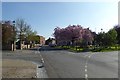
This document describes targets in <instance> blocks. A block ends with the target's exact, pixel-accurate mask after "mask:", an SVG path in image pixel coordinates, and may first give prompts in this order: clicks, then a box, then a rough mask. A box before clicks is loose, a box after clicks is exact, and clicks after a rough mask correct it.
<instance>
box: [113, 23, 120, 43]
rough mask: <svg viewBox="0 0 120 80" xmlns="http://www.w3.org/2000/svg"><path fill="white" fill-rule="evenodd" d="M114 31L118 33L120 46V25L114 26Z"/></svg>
mask: <svg viewBox="0 0 120 80" xmlns="http://www.w3.org/2000/svg"><path fill="white" fill-rule="evenodd" d="M114 29H115V30H116V31H117V41H118V44H120V25H116V26H114Z"/></svg>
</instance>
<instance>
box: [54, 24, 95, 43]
mask: <svg viewBox="0 0 120 80" xmlns="http://www.w3.org/2000/svg"><path fill="white" fill-rule="evenodd" d="M53 34H54V37H55V39H56V42H57V44H62V45H70V44H71V43H72V45H77V43H86V44H87V45H88V43H90V44H91V42H92V41H93V35H92V32H91V31H90V30H89V29H88V28H87V29H83V28H82V27H81V25H73V26H71V25H69V26H68V27H66V28H62V29H60V28H59V27H57V28H55V29H54V33H53Z"/></svg>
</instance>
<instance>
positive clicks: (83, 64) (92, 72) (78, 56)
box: [40, 46, 118, 79]
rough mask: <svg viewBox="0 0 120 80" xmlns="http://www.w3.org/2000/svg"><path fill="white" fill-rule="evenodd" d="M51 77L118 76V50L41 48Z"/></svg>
mask: <svg viewBox="0 0 120 80" xmlns="http://www.w3.org/2000/svg"><path fill="white" fill-rule="evenodd" d="M40 54H41V55H42V58H43V59H44V62H45V63H44V65H45V68H46V71H47V74H48V77H49V78H86V79H88V78H118V51H112V52H80V53H74V52H69V51H66V50H60V49H54V48H51V47H48V46H44V47H42V48H41V49H40Z"/></svg>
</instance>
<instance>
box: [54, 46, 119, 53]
mask: <svg viewBox="0 0 120 80" xmlns="http://www.w3.org/2000/svg"><path fill="white" fill-rule="evenodd" d="M56 48H62V49H67V50H69V51H74V52H89V51H92V52H109V51H118V50H120V46H117V47H115V46H110V47H108V48H105V47H96V48H94V47H89V48H81V47H79V46H75V47H73V46H56Z"/></svg>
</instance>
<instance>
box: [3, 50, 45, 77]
mask: <svg viewBox="0 0 120 80" xmlns="http://www.w3.org/2000/svg"><path fill="white" fill-rule="evenodd" d="M2 59H3V61H2V72H3V74H2V77H3V78H44V77H47V75H46V71H45V69H44V68H38V67H40V66H41V65H42V60H41V56H40V53H39V51H38V48H34V49H31V50H16V51H3V52H2ZM33 65H34V66H33ZM11 70H12V71H11ZM31 74H32V75H31Z"/></svg>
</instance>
